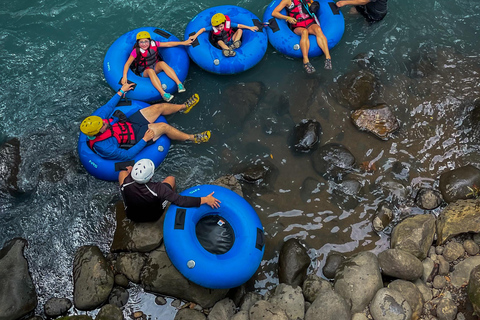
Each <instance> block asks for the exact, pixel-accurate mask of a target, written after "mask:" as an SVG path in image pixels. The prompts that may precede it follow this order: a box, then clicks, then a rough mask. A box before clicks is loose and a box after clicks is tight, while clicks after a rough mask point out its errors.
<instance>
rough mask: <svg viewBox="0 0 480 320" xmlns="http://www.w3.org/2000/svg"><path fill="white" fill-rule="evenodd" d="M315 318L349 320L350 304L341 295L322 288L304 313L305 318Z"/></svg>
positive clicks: (311, 319)
mask: <svg viewBox="0 0 480 320" xmlns="http://www.w3.org/2000/svg"><path fill="white" fill-rule="evenodd" d="M291 319H294V318H291ZM300 319H302V318H300ZM316 319H335V320H350V319H351V313H350V306H349V305H348V303H347V302H346V301H345V299H344V298H343V297H342V296H341V295H339V294H338V293H336V292H335V291H333V290H332V289H327V290H324V291H322V294H321V295H319V296H318V297H317V298H316V299H315V301H313V303H312V305H311V306H310V308H308V310H307V312H306V314H305V320H316Z"/></svg>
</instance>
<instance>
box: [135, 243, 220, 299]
mask: <svg viewBox="0 0 480 320" xmlns="http://www.w3.org/2000/svg"><path fill="white" fill-rule="evenodd" d="M140 279H141V282H142V284H143V286H144V288H145V290H147V291H151V292H155V293H159V294H162V295H166V296H172V297H176V298H179V299H182V300H186V301H192V302H195V303H196V304H199V305H201V306H202V307H203V308H209V307H212V306H213V305H214V304H215V303H216V302H217V301H219V300H222V299H223V298H225V296H226V294H227V292H228V289H222V290H212V289H207V288H204V287H201V286H199V285H197V284H195V283H193V282H191V281H189V280H187V279H186V278H185V277H184V276H183V275H182V274H181V273H180V272H178V270H177V269H176V268H175V267H174V266H173V264H172V262H171V261H170V259H169V258H168V256H167V253H166V252H165V247H164V246H163V245H162V246H161V247H160V248H158V249H156V250H154V251H152V252H151V253H150V255H149V257H148V260H147V263H146V264H145V267H144V268H143V270H142V273H141V276H140Z"/></svg>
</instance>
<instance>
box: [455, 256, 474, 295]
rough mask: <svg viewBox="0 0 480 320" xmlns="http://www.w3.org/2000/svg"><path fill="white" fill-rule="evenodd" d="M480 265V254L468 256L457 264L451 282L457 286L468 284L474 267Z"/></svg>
mask: <svg viewBox="0 0 480 320" xmlns="http://www.w3.org/2000/svg"><path fill="white" fill-rule="evenodd" d="M479 265H480V256H475V257H468V258H467V259H465V260H463V261H461V262H459V263H458V264H457V265H456V266H455V270H453V272H451V274H450V278H451V284H452V285H453V286H455V287H456V288H460V287H462V286H464V285H466V284H467V283H468V281H469V279H470V274H471V272H472V270H473V269H474V268H476V267H477V266H479Z"/></svg>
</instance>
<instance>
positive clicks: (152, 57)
mask: <svg viewBox="0 0 480 320" xmlns="http://www.w3.org/2000/svg"><path fill="white" fill-rule="evenodd" d="M146 52H147V55H146V56H145V57H144V56H143V54H142V53H141V52H140V59H138V56H137V58H135V60H134V61H133V63H132V65H131V66H132V71H133V72H134V73H135V74H137V75H140V74H141V73H142V72H143V71H145V69H147V68H153V66H154V65H155V63H156V62H157V61H161V60H162V59H161V57H160V53H159V52H158V47H157V44H156V42H155V41H153V40H152V41H150V46H149V47H148V49H147V50H146Z"/></svg>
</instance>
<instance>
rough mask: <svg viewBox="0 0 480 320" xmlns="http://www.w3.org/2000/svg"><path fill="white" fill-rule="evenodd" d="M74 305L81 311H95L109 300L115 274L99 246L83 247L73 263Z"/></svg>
mask: <svg viewBox="0 0 480 320" xmlns="http://www.w3.org/2000/svg"><path fill="white" fill-rule="evenodd" d="M73 285H74V288H73V304H74V305H75V307H76V308H77V309H79V310H85V311H89V310H93V309H96V308H97V307H99V306H101V305H102V304H103V303H105V302H106V301H107V300H108V296H109V295H110V292H111V291H112V289H113V285H114V274H113V271H112V268H111V266H110V265H109V263H108V261H107V259H105V257H104V256H103V254H102V252H101V251H100V249H99V248H98V247H97V246H83V247H80V248H79V249H78V250H77V252H76V253H75V259H74V262H73Z"/></svg>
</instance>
